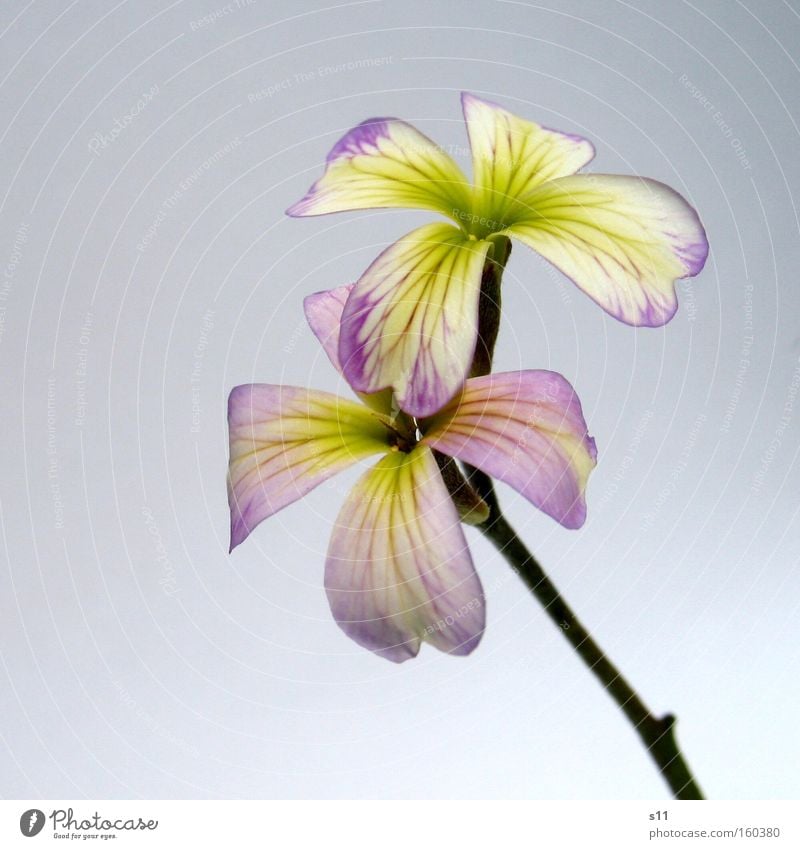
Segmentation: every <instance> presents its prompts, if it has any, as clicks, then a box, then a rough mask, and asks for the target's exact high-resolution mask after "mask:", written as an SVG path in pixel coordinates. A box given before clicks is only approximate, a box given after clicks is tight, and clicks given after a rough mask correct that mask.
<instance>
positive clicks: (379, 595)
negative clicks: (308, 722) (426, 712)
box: [325, 446, 485, 663]
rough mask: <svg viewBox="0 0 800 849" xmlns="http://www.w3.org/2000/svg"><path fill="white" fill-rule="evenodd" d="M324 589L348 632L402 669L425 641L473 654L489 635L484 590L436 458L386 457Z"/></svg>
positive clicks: (335, 537) (360, 488)
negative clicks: (484, 634) (401, 665)
mask: <svg viewBox="0 0 800 849" xmlns="http://www.w3.org/2000/svg"><path fill="white" fill-rule="evenodd" d="M325 588H326V591H327V593H328V600H329V601H330V605H331V610H332V611H333V615H334V617H335V619H336V621H337V622H338V623H339V626H340V627H341V628H342V630H343V631H344V632H345V633H346V634H347V635H348V636H349V637H351V638H352V639H353V640H355V641H356V642H357V643H358V644H359V645H361V646H364V647H365V648H367V649H369V650H370V651H374V652H376V653H377V654H379V655H381V656H382V657H385V658H388V659H389V660H393V661H395V662H397V663H399V662H401V661H404V660H408V659H409V658H411V657H414V656H416V654H417V652H418V651H419V647H420V643H421V642H422V641H426V642H429V643H431V644H432V645H434V646H436V648H438V649H441V650H442V651H445V652H449V653H451V654H458V655H464V654H469V653H470V652H471V651H472V650H473V649H474V648H475V647H476V646H477V645H478V642H479V641H480V638H481V635H482V634H483V629H484V625H485V604H484V597H483V590H482V588H481V584H480V580H479V579H478V576H477V574H476V573H475V569H474V567H473V565H472V558H471V557H470V553H469V549H468V548H467V542H466V540H465V539H464V534H463V531H462V530H461V525H460V524H459V519H458V513H457V512H456V508H455V506H454V505H453V502H452V501H451V499H450V496H449V495H448V492H447V489H446V488H445V486H444V483H443V482H442V477H441V475H440V473H439V468H438V466H437V465H436V461H435V460H434V458H433V454H432V452H431V451H430V449H428V448H426V447H425V446H418V447H417V448H415V449H414V450H413V451H412V452H411V453H410V454H404V453H402V452H393V453H390V454H387V455H386V456H385V457H383V458H382V459H381V460H380V461H379V462H378V463H377V465H376V466H375V467H373V468H372V469H370V470H369V471H368V472H366V473H365V474H364V476H363V477H362V478H361V479H360V480H359V481H358V483H357V484H356V486H355V488H354V489H353V491H352V492H351V493H350V495H349V496H348V498H347V501H346V502H345V504H344V507H343V508H342V511H341V513H340V514H339V517H338V519H337V520H336V526H335V528H334V530H333V534H332V536H331V542H330V547H329V549H328V560H327V564H326V567H325Z"/></svg>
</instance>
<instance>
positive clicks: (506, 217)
mask: <svg viewBox="0 0 800 849" xmlns="http://www.w3.org/2000/svg"><path fill="white" fill-rule="evenodd" d="M461 104H462V108H463V110H464V120H465V121H466V123H467V131H468V132H469V143H470V147H471V148H472V167H473V180H474V183H475V192H476V199H475V207H474V209H473V212H480V213H481V215H485V216H486V217H488V218H489V219H490V220H493V221H494V222H496V223H499V226H494V227H493V229H495V230H499V229H502V228H503V227H505V226H507V225H508V224H511V223H513V220H514V218H515V215H516V213H517V211H518V209H519V208H520V204H521V208H523V209H524V208H525V201H526V198H527V195H528V194H529V193H530V192H531V191H532V190H533V189H535V188H536V187H537V186H539V185H541V184H542V183H545V182H547V181H548V180H552V179H554V178H556V177H564V176H567V175H569V174H574V173H575V172H576V171H577V170H578V169H579V168H582V167H583V166H584V165H586V164H587V163H588V162H590V161H591V160H592V158H593V157H594V147H593V145H592V143H591V142H590V141H588V140H587V139H584V138H581V136H576V135H570V134H569V133H560V132H558V131H556V130H550V129H548V128H547V127H542V126H540V125H539V124H536V123H534V122H533V121H526V120H525V119H523V118H519V117H517V116H516V115H514V114H512V113H511V112H509V111H508V110H506V109H503V107H502V106H498V105H497V104H496V103H491V102H489V101H487V100H482V99H481V98H479V97H475V95H473V94H467V93H466V92H465V93H464V94H462V95H461Z"/></svg>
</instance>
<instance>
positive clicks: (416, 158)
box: [286, 118, 469, 217]
mask: <svg viewBox="0 0 800 849" xmlns="http://www.w3.org/2000/svg"><path fill="white" fill-rule="evenodd" d="M326 163H327V164H326V168H325V173H324V174H323V175H322V177H320V179H319V180H317V182H316V183H314V185H313V186H312V187H311V188H310V189H309V190H308V193H307V194H306V195H305V197H303V198H302V199H301V200H299V201H298V202H297V203H295V204H294V205H293V206H291V207H289V209H288V210H287V211H286V213H287V215H292V216H297V217H300V216H307V215H325V214H326V213H329V212H344V211H346V210H352V209H378V208H383V207H409V208H412V209H431V210H433V211H435V212H442V213H444V214H445V215H448V216H450V215H452V214H453V209H454V208H456V209H463V208H464V207H465V206H466V205H467V204H468V201H467V198H468V197H469V185H468V183H467V180H466V177H465V176H464V174H463V173H462V171H461V169H460V168H459V167H458V165H456V163H455V162H454V161H453V160H452V158H451V157H450V156H448V155H447V154H446V153H445V152H444V151H443V150H442V149H441V148H440V147H438V146H437V145H436V144H434V143H433V142H432V141H431V140H430V139H429V138H428V137H427V136H424V135H423V134H422V133H421V132H419V130H417V129H415V128H414V127H412V126H411V124H407V123H406V122H405V121H399V120H398V119H397V118H370V119H369V120H367V121H364V122H363V123H361V124H359V125H358V126H357V127H354V128H353V129H352V130H350V131H349V132H348V133H347V134H346V135H345V136H344V137H343V138H341V139H340V140H339V141H338V142H337V143H336V144H335V145H334V147H333V149H332V150H331V152H330V153H329V154H328V157H327V160H326Z"/></svg>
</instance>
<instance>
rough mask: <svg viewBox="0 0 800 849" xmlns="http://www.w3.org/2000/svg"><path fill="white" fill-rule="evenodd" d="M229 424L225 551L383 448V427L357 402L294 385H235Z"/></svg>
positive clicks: (385, 446)
mask: <svg viewBox="0 0 800 849" xmlns="http://www.w3.org/2000/svg"><path fill="white" fill-rule="evenodd" d="M228 428H229V435H230V466H229V474H228V503H229V505H230V510H231V549H233V548H235V547H236V546H237V545H239V543H240V542H242V541H243V540H244V539H246V538H247V536H248V535H249V534H250V532H251V531H252V530H253V528H255V526H256V525H257V524H258V523H259V522H261V521H262V520H263V519H266V518H267V516H271V515H272V514H273V513H276V512H277V511H278V510H280V509H281V508H282V507H285V506H286V505H287V504H291V503H292V502H293V501H296V500H297V499H298V498H301V497H302V496H303V495H305V494H306V493H307V492H309V491H310V490H312V489H314V487H316V486H318V485H319V484H321V483H322V482H323V481H325V480H327V479H328V478H329V477H331V475H334V474H336V473H337V472H340V471H342V470H343V469H346V468H347V467H348V466H351V465H352V464H353V463H355V462H357V461H358V460H362V459H363V458H365V457H369V456H371V455H373V454H377V453H379V452H382V451H388V450H389V446H388V431H387V430H386V428H385V426H384V425H382V424H381V423H380V421H379V419H378V418H377V417H376V416H375V415H374V414H373V413H371V412H370V411H369V410H368V409H367V408H366V407H364V406H363V405H362V404H358V403H356V402H354V401H346V400H344V399H342V398H339V397H337V396H336V395H331V394H329V393H327V392H314V391H312V390H309V389H298V388H295V387H293V386H271V385H268V384H248V385H245V386H237V387H236V388H235V389H234V390H233V391H232V392H231V394H230V398H229V400H228Z"/></svg>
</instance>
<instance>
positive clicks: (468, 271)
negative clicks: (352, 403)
mask: <svg viewBox="0 0 800 849" xmlns="http://www.w3.org/2000/svg"><path fill="white" fill-rule="evenodd" d="M489 247H490V243H489V242H487V241H476V240H475V239H471V238H470V237H469V236H467V235H466V234H465V233H463V232H462V231H461V230H458V229H457V228H455V227H453V226H452V225H450V224H444V223H442V224H428V225H426V226H425V227H420V228H419V229H417V230H414V231H413V232H411V233H409V234H408V235H407V236H405V237H404V238H402V239H400V240H399V241H398V242H395V244H393V245H392V246H391V247H389V248H388V249H387V250H385V251H384V252H383V253H382V254H381V255H380V256H379V257H378V258H377V259H376V260H375V262H373V263H372V265H371V266H370V267H369V268H368V269H367V271H366V272H365V273H364V275H363V277H362V278H361V279H360V280H359V281H358V283H357V284H356V286H355V288H354V289H353V291H352V292H351V293H350V297H349V298H348V299H347V303H346V305H345V308H344V313H343V315H342V331H341V335H340V338H339V360H340V362H341V363H342V367H343V370H344V374H345V376H346V378H347V379H348V381H349V382H350V385H351V386H353V388H354V389H357V390H358V391H359V392H377V391H378V390H381V389H384V388H385V387H387V386H391V387H393V389H394V394H395V397H396V398H397V402H398V404H399V405H400V407H401V408H402V409H403V410H405V411H406V412H407V413H410V414H411V415H413V416H428V415H431V414H432V413H435V412H436V411H437V410H439V409H441V408H442V407H443V406H444V405H445V404H446V403H447V402H448V401H449V400H450V399H451V398H452V397H453V395H454V394H455V393H456V392H457V391H458V390H459V388H460V387H461V385H462V384H463V382H464V380H465V378H466V376H467V373H468V371H469V367H470V363H471V360H472V355H473V352H474V350H475V342H476V339H477V335H478V296H479V294H480V283H481V272H482V270H483V264H484V261H485V259H486V254H487V252H488V250H489Z"/></svg>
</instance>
